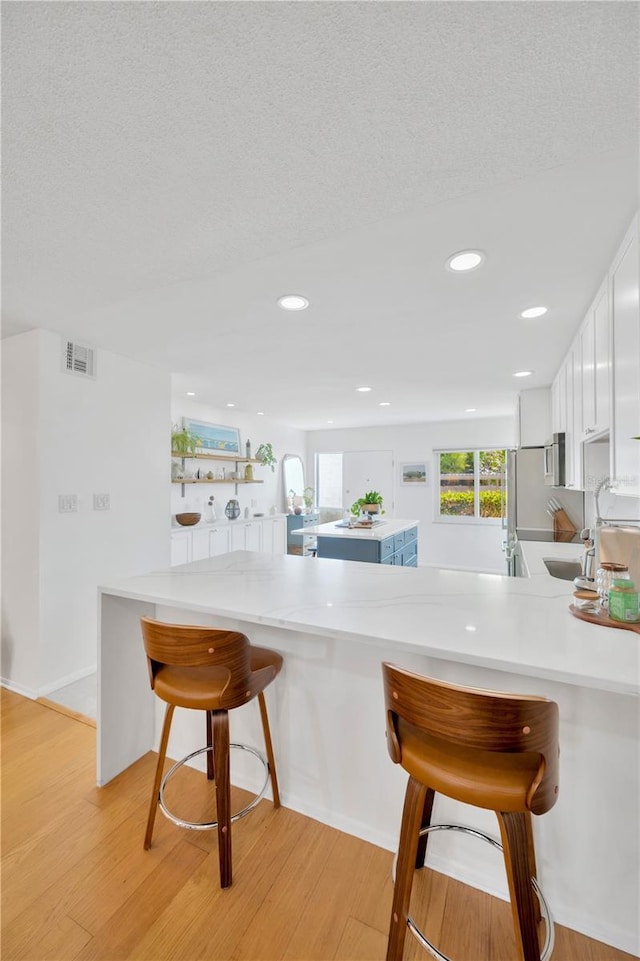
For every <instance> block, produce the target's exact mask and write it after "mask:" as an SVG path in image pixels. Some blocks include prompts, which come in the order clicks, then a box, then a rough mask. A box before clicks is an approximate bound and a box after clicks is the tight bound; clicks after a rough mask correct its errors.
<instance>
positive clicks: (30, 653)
mask: <svg viewBox="0 0 640 961" xmlns="http://www.w3.org/2000/svg"><path fill="white" fill-rule="evenodd" d="M38 342H39V336H38V332H37V331H30V332H29V333H27V334H23V335H22V336H20V337H12V338H9V339H7V340H3V341H2V342H1V343H2V347H1V350H2V659H1V661H0V674H2V675H3V676H4V677H15V678H16V679H20V685H21V687H17V689H19V690H21V691H22V692H23V693H28V692H31V691H33V690H35V689H37V687H38V665H39V659H38V637H39V632H40V607H39V604H38V589H39V588H38V586H39V582H40V547H39V544H40V536H39V496H38V477H39V473H40V463H41V458H40V450H39V447H38V406H39V395H40V388H39V384H38Z"/></svg>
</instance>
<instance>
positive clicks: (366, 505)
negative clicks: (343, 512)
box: [351, 491, 384, 514]
mask: <svg viewBox="0 0 640 961" xmlns="http://www.w3.org/2000/svg"><path fill="white" fill-rule="evenodd" d="M360 511H364V512H365V513H366V514H384V511H383V510H382V494H380V493H379V492H378V491H367V493H366V494H365V495H364V496H363V497H359V498H358V500H357V501H354V502H353V504H352V505H351V513H352V514H359V513H360Z"/></svg>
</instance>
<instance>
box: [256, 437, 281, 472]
mask: <svg viewBox="0 0 640 961" xmlns="http://www.w3.org/2000/svg"><path fill="white" fill-rule="evenodd" d="M256 458H257V459H258V460H259V461H262V463H263V464H264V465H265V467H270V468H271V470H272V471H275V469H276V464H277V463H278V460H277V458H276V457H275V456H274V453H273V447H272V446H271V444H260V446H259V447H258V449H257V451H256Z"/></svg>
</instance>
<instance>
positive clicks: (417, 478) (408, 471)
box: [400, 461, 427, 486]
mask: <svg viewBox="0 0 640 961" xmlns="http://www.w3.org/2000/svg"><path fill="white" fill-rule="evenodd" d="M400 483H401V484H406V485H411V486H413V485H414V484H426V483H427V464H426V461H416V462H415V463H412V464H400Z"/></svg>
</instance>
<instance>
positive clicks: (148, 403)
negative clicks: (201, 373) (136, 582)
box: [2, 330, 170, 696]
mask: <svg viewBox="0 0 640 961" xmlns="http://www.w3.org/2000/svg"><path fill="white" fill-rule="evenodd" d="M2 361H3V414H2V418H3V455H4V456H3V459H2V460H3V492H2V495H3V542H2V555H3V585H4V590H3V598H2V612H3V663H2V675H3V682H4V683H6V684H7V685H8V686H11V687H13V688H14V689H17V690H21V691H23V692H24V693H27V694H29V695H30V696H39V695H42V694H46V693H48V692H49V691H51V690H54V689H55V688H57V687H60V686H62V685H64V684H66V683H69V682H70V681H71V680H74V679H76V678H77V677H81V676H83V675H84V674H88V673H91V672H92V671H93V670H95V664H96V643H97V586H98V584H99V583H104V582H105V581H108V580H110V579H114V578H116V577H122V576H127V575H132V574H138V573H142V572H144V571H147V570H151V569H154V568H156V569H157V568H159V567H166V566H167V565H168V564H169V537H168V528H169V514H170V484H169V479H168V471H167V460H168V453H167V452H168V446H169V443H168V424H169V420H170V378H169V375H168V374H165V373H163V372H162V371H159V370H157V369H155V368H152V367H148V366H146V365H143V364H139V363H137V362H135V361H132V360H129V359H128V358H125V357H121V356H119V355H116V354H111V353H109V352H106V351H98V352H97V377H96V379H95V380H92V379H87V378H83V377H79V376H77V375H73V374H67V373H65V372H64V371H63V370H62V368H61V339H60V337H59V336H58V335H57V334H52V333H50V332H48V331H44V330H38V331H31V332H30V333H28V334H21V335H19V336H17V337H13V338H9V339H7V340H5V341H3V357H2ZM34 398H35V400H34ZM17 432H20V433H21V434H22V435H24V438H25V445H23V448H24V446H26V448H27V453H26V456H25V455H24V449H22V451H21V448H20V447H18V448H17V449H16V438H15V435H16V433H17ZM11 461H13V462H14V465H15V467H16V469H15V470H13V469H11V467H10V464H11ZM94 493H108V494H109V496H110V500H111V509H110V510H108V511H94V510H93V494H94ZM60 494H76V495H77V497H78V507H79V509H78V511H77V513H69V514H61V513H59V511H58V496H59V495H60Z"/></svg>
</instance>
